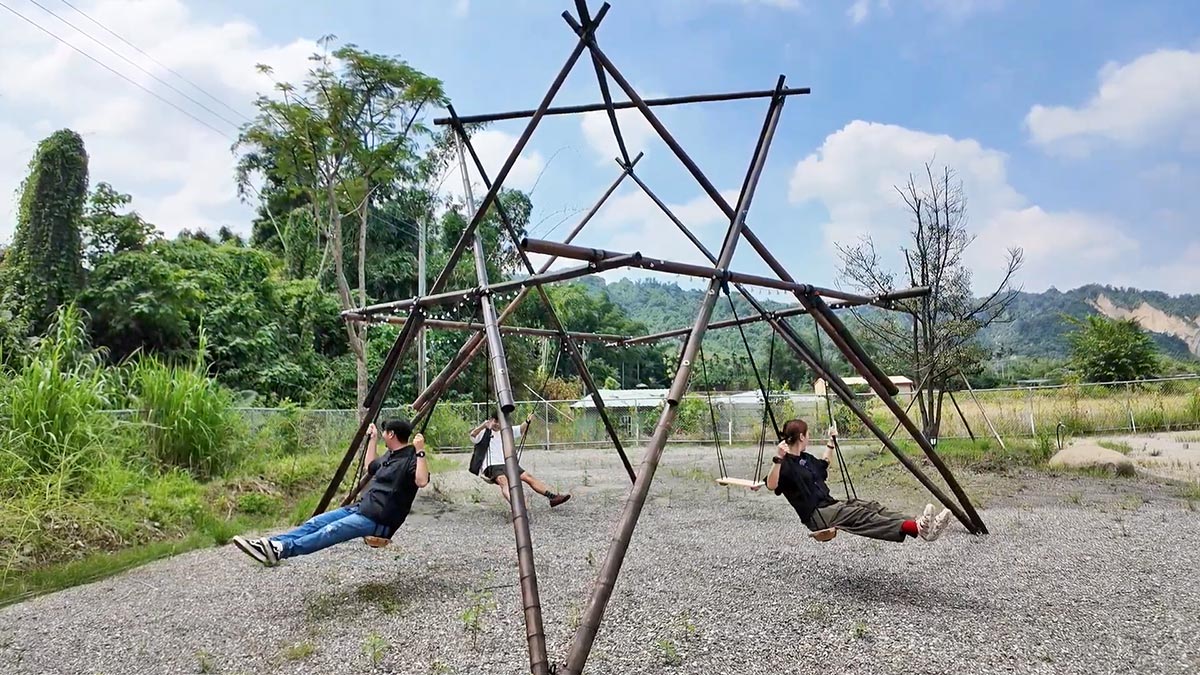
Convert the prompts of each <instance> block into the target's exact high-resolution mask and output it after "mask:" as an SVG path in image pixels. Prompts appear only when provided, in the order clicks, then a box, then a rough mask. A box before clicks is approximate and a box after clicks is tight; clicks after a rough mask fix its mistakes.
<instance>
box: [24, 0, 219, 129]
mask: <svg viewBox="0 0 1200 675" xmlns="http://www.w3.org/2000/svg"><path fill="white" fill-rule="evenodd" d="M29 1H30V2H32V3H33V4H35V5H37V6H38V7H41V8H42V11H43V12H45V13H47V14H49V15H50V16H52V17H54V18H56V19H58V20H59V21H61V22H62V23H65V24H67V25H68V26H70V27H71V28H74V29H75V30H76V32H78V33H80V34H81V35H83V36H84V37H86V38H87V39H89V40H91V41H92V42H95V43H96V44H98V45H100V46H101V47H103V48H105V49H107V50H108V51H109V52H111V53H112V54H113V55H114V56H116V57H117V58H119V59H121V60H122V61H124V62H125V63H128V64H129V65H131V66H133V67H134V68H137V69H138V70H140V71H142V72H143V73H145V74H147V75H149V76H150V77H152V78H154V80H155V81H156V82H158V83H159V84H161V85H163V86H164V87H166V88H168V89H170V90H171V91H173V92H175V93H176V94H179V95H180V96H182V97H184V98H186V99H187V100H189V101H191V102H192V103H193V104H195V105H197V106H199V107H200V108H202V109H203V110H205V111H206V112H207V113H208V114H210V115H212V116H213V117H216V118H217V119H219V120H221V121H222V122H224V123H226V124H228V125H230V126H231V127H234V128H235V129H236V128H237V127H239V126H241V125H240V124H238V123H237V122H234V121H233V120H231V119H229V118H228V117H225V116H224V115H222V114H221V113H219V112H217V111H215V110H213V109H212V108H210V107H208V106H206V105H204V104H203V103H201V102H200V101H197V100H196V99H194V98H192V97H191V96H189V95H188V94H186V93H184V92H183V91H182V90H180V89H179V88H178V87H176V86H175V85H173V84H171V83H170V82H167V81H166V80H164V79H162V78H161V77H159V76H158V75H155V74H154V73H152V72H150V70H148V69H146V68H143V67H142V66H141V65H139V64H138V63H135V62H134V61H133V60H132V59H130V58H129V57H127V56H125V55H124V54H122V53H121V52H118V51H117V50H115V49H113V48H112V47H110V46H108V45H107V44H106V43H104V42H103V41H101V40H99V39H97V38H96V37H95V36H93V35H92V34H91V33H88V32H87V31H85V30H83V29H82V28H80V27H79V26H76V25H75V24H73V23H71V22H70V21H67V20H66V19H64V18H62V17H61V16H59V15H58V14H56V13H55V12H54V11H53V10H51V9H50V8H48V7H46V6H45V5H43V4H42V3H40V2H38V0H29ZM235 112H236V111H235Z"/></svg>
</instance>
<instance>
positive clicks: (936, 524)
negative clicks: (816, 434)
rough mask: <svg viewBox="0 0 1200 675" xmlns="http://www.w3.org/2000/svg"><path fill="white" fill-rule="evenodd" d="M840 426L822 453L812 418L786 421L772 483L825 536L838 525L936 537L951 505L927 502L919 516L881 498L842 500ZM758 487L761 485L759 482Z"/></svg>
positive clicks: (865, 533) (882, 535)
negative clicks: (832, 478)
mask: <svg viewBox="0 0 1200 675" xmlns="http://www.w3.org/2000/svg"><path fill="white" fill-rule="evenodd" d="M836 435H837V431H836V430H835V429H830V430H829V442H828V443H827V444H826V449H825V452H824V453H823V455H822V456H821V457H816V456H814V455H812V454H809V453H808V452H807V450H808V423H807V422H805V421H804V420H788V421H787V422H786V423H785V424H784V425H783V442H781V443H780V444H779V451H778V453H777V454H776V456H775V457H773V458H772V459H771V461H772V462H773V463H774V466H772V467H771V473H769V474H767V478H766V485H767V489H769V490H773V491H774V492H775V494H777V495H783V496H784V497H786V498H787V500H788V502H789V503H791V505H792V508H794V509H796V513H797V514H799V515H800V520H801V522H803V523H804V525H805V527H807V528H808V529H809V530H811V531H812V532H813V534H811V535H809V536H811V537H813V538H814V539H817V540H819V541H828V540H829V539H832V538H833V537H834V536H835V535H836V534H837V531H838V530H842V531H844V532H849V533H850V534H857V535H859V536H861V537H870V538H871V539H882V540H884V541H897V542H900V541H904V540H905V539H906V538H909V537H920V538H921V539H922V540H923V541H934V540H935V539H937V538H938V537H940V536H941V534H942V532H943V531H944V530H945V529H946V526H947V525H949V524H950V516H951V513H950V510H949V509H944V510H943V511H942V512H941V513H939V514H937V515H934V512H933V511H934V506H933V504H927V505H926V506H925V512H924V513H923V514H921V516H920V517H919V518H915V519H913V518H908V517H906V516H903V515H900V514H898V513H896V512H894V511H889V510H887V509H885V508H884V507H883V506H881V505H880V504H879V503H878V502H869V501H863V500H861V499H850V500H847V501H844V502H843V501H838V500H836V499H834V498H833V497H832V496H831V495H830V494H829V486H828V485H826V483H825V481H826V480H828V478H829V462H830V460H831V459H832V458H833V450H834V448H835V446H834V436H836ZM754 489H756V490H757V489H758V488H754Z"/></svg>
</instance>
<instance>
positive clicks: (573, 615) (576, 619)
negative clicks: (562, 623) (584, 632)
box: [567, 602, 583, 630]
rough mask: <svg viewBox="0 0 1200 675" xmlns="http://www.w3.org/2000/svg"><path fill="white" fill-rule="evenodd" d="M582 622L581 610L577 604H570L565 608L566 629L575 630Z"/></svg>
mask: <svg viewBox="0 0 1200 675" xmlns="http://www.w3.org/2000/svg"><path fill="white" fill-rule="evenodd" d="M582 621H583V609H582V608H581V607H580V606H579V603H577V602H572V603H571V605H570V606H569V607H567V628H569V629H571V630H575V629H577V628H579V624H580V622H582Z"/></svg>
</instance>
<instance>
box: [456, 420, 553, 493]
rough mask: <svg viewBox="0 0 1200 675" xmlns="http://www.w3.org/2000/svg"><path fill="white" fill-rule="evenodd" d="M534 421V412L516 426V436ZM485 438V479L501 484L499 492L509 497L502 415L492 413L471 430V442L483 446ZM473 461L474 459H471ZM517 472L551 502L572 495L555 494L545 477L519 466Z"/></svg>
mask: <svg viewBox="0 0 1200 675" xmlns="http://www.w3.org/2000/svg"><path fill="white" fill-rule="evenodd" d="M532 421H533V415H530V416H529V417H527V418H525V423H524V424H522V425H521V426H519V427H513V438H520V437H521V436H522V435H524V434H525V433H526V432H528V431H529V423H530V422H532ZM484 442H486V443H487V449H486V452H485V453H482V454H483V462H482V464H481V465H482V466H483V479H484V480H486V481H488V482H489V483H495V484H496V485H498V486H499V487H500V494H502V495H504V501H509V496H508V476H507V475H505V473H504V444H503V443H502V442H501V440H500V419H499V418H498V417H497V416H496V415H495V414H492V416H491V417H489V418H487V419H486V420H484V421H483V424H480V425H479V426H477V427H475V428H474V429H472V430H471V443H474V444H475V445H476V446H479V447H478V450H481V451H482V450H483V449H484V448H483V444H484ZM472 461H474V459H472ZM517 472H518V473H520V474H521V482H522V483H525V484H526V485H528V486H529V487H531V488H533V491H534V492H536V493H538V494H539V495H542V496H543V497H545V498H546V499H549V500H550V506H551V507H555V506H558V505H559V504H562V503H563V502H565V501H567V500H568V499H570V498H571V495H569V494H555V493H554V491H552V490H551V489H550V486H549V485H546V484H545V483H543V482H542V481H540V480H538V479H537V478H536V477H535V476H534V475H533V474H531V473H529V472H528V471H526V470H525V469H522V468H521V467H520V466H518V467H517Z"/></svg>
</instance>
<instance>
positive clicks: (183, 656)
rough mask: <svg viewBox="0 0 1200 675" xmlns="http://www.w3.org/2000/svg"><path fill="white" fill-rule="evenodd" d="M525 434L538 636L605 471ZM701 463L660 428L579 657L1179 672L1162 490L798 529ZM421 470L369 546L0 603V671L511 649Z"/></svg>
mask: <svg viewBox="0 0 1200 675" xmlns="http://www.w3.org/2000/svg"><path fill="white" fill-rule="evenodd" d="M526 455H527V457H526V462H525V464H526V466H527V467H528V468H529V469H530V470H531V471H533V472H534V473H535V474H537V475H539V476H541V477H542V478H544V479H546V480H548V481H549V482H550V483H552V484H558V485H560V486H562V487H569V488H570V489H571V490H572V491H573V492H574V494H575V497H574V499H573V500H572V501H571V502H569V503H567V504H566V505H564V506H562V507H559V508H557V509H554V510H553V511H551V510H550V509H549V508H548V507H547V505H546V503H545V501H544V500H541V499H540V498H536V500H535V501H534V502H533V517H532V527H533V537H534V542H535V546H536V556H537V562H538V571H539V582H540V584H541V594H542V595H541V597H542V606H543V609H544V612H545V623H546V632H547V635H548V639H549V642H550V650H551V654H552V657H554V658H560V657H561V656H562V655H563V654H565V647H566V645H567V643H568V641H569V639H570V636H571V634H572V632H573V630H572V629H573V627H574V625H575V623H576V622H577V621H578V617H579V614H580V610H581V608H582V604H583V601H584V598H585V596H586V592H587V590H588V588H589V586H590V583H591V581H592V579H593V577H594V575H595V572H596V569H597V567H598V566H599V563H600V560H601V559H602V557H603V554H604V551H605V549H606V546H607V541H608V537H609V533H610V531H611V526H612V524H613V523H614V522H615V517H616V514H617V513H618V511H619V509H620V507H621V503H622V500H623V494H624V490H625V489H626V487H627V483H626V484H622V482H621V478H622V472H621V471H620V469H619V465H618V464H617V463H616V462H615V461H613V460H612V459H611V458H609V457H600V456H599V451H596V452H588V451H575V452H569V453H565V452H560V453H557V454H546V453H539V452H537V451H527V453H526ZM712 464H713V459H712V455H711V453H710V452H705V451H700V450H694V449H686V448H676V447H673V448H671V449H670V451H669V453H668V456H667V461H666V462H665V463H664V465H663V466H662V467H661V468H660V470H659V474H658V477H657V479H656V483H655V486H654V488H653V489H652V492H651V498H650V500H649V502H648V503H647V506H646V509H645V510H644V512H643V516H642V520H641V522H640V524H639V527H638V530H637V532H636V534H635V537H634V542H633V546H632V548H631V550H630V554H629V557H628V558H627V560H626V563H625V566H624V568H623V570H622V573H621V577H620V580H619V582H618V585H617V589H616V592H615V593H614V595H613V599H612V601H611V603H610V605H609V609H608V613H607V615H606V621H605V623H604V625H603V627H602V629H601V632H600V635H599V637H598V639H597V642H596V646H595V649H594V651H593V654H592V658H591V660H590V661H589V669H588V672H589V673H622V674H626V673H676V672H677V673H705V674H708V673H767V672H769V673H796V674H800V673H805V674H807V673H812V672H822V673H831V674H838V675H841V674H849V675H853V674H857V673H862V674H868V673H870V674H880V673H931V674H932V673H958V672H964V671H965V672H970V673H972V675H983V674H986V673H1086V674H1089V675H1094V674H1100V673H1188V672H1190V673H1195V672H1200V639H1198V637H1197V636H1200V584H1198V583H1197V581H1198V579H1197V575H1198V574H1200V528H1198V527H1197V523H1198V522H1200V519H1198V514H1197V513H1196V512H1193V511H1191V510H1190V509H1189V508H1188V506H1187V505H1186V504H1185V503H1184V502H1182V501H1180V500H1177V499H1170V498H1166V497H1157V496H1155V497H1153V498H1152V499H1151V501H1149V502H1148V503H1140V500H1133V501H1131V500H1130V499H1129V498H1128V496H1125V497H1123V498H1122V499H1121V501H1119V502H1106V503H1102V502H1096V503H1093V502H1091V501H1090V500H1089V499H1083V500H1080V499H1078V498H1077V497H1072V496H1069V495H1067V494H1066V493H1065V492H1064V496H1063V498H1062V499H1061V500H1060V501H1051V500H1046V499H1040V500H1036V501H1034V500H1029V499H1026V498H1025V497H1022V498H1019V499H1025V501H1024V502H1022V501H1018V500H1015V499H1007V500H999V501H998V500H996V499H993V498H990V497H989V498H988V499H986V500H984V508H983V509H982V513H983V516H984V518H985V520H986V521H987V522H988V525H989V528H990V529H991V531H992V533H993V534H992V535H991V536H988V537H986V538H976V537H971V536H969V535H967V534H965V533H964V532H963V531H962V530H961V528H957V526H956V527H955V528H952V529H951V530H950V531H949V532H948V533H947V535H946V536H945V537H944V538H943V539H942V540H941V541H938V542H936V543H932V544H924V543H920V542H912V541H910V542H907V543H905V544H899V545H897V544H886V543H880V542H874V541H868V540H865V539H860V538H856V537H853V536H849V535H841V536H839V537H838V538H837V539H835V540H834V541H833V542H830V543H827V544H818V543H816V542H813V541H811V540H810V539H808V538H807V537H806V536H805V530H804V528H803V526H801V525H800V523H799V522H798V520H797V519H796V517H795V514H794V512H792V511H791V510H790V509H789V508H788V506H787V504H786V502H785V501H784V500H783V499H782V498H777V497H774V496H771V495H767V494H752V493H749V492H745V491H740V490H737V491H735V490H728V491H727V490H725V489H724V488H718V487H717V486H715V485H714V484H713V483H711V482H710V481H709V480H707V479H706V477H705V475H704V472H703V471H699V470H696V469H695V468H693V467H697V466H701V467H705V469H707V468H708V467H709V466H711V465H712ZM964 478H966V481H965V482H967V484H968V486H971V485H972V483H977V482H979V481H984V480H986V479H985V478H983V477H977V476H967V477H964ZM438 481H439V483H438V485H439V488H440V491H441V494H442V495H443V498H444V496H446V495H449V496H450V497H451V498H452V499H453V500H454V503H452V504H446V503H445V502H444V501H440V500H439V499H438V498H437V497H436V495H435V494H434V493H432V492H430V493H425V494H422V496H421V497H420V498H419V499H418V508H417V512H415V513H414V516H413V517H412V518H410V520H409V522H408V523H407V524H406V525H405V527H404V528H403V529H402V531H401V532H400V534H398V535H397V537H396V540H395V541H394V542H393V544H392V546H390V547H389V548H387V549H383V550H372V549H369V548H367V547H365V546H363V545H361V544H359V543H356V542H354V543H349V544H345V545H342V546H339V547H335V548H334V549H330V550H326V551H323V552H321V553H318V554H316V555H313V556H309V557H306V558H299V559H295V560H291V561H288V562H286V563H285V564H284V565H283V566H281V567H279V568H275V569H264V568H261V567H259V566H258V565H256V564H254V563H253V562H252V561H250V560H249V559H248V558H246V557H245V556H243V555H242V554H241V553H239V552H238V551H237V550H236V549H234V548H233V547H232V546H226V547H223V548H221V549H210V550H203V551H195V552H192V553H189V554H185V555H181V556H178V557H176V558H173V559H170V560H164V561H160V562H157V563H153V564H150V565H146V566H145V567H142V568H139V569H137V570H134V571H131V572H129V573H126V574H123V575H121V576H119V577H115V578H112V579H108V580H105V581H101V582H98V583H94V584H91V585H88V586H83V587H78V588H73V589H70V590H66V591H63V592H60V593H55V594H53V595H49V596H45V597H42V598H38V599H35V600H32V601H30V602H26V603H24V604H21V605H17V606H13V607H9V608H6V609H3V610H0V672H2V673H12V674H14V675H15V674H17V673H110V674H113V673H117V674H120V675H130V674H133V673H195V672H219V673H312V672H322V673H369V672H393V673H420V674H450V673H489V674H490V673H521V672H527V661H526V652H525V641H524V626H523V623H522V621H521V610H520V606H521V605H520V598H519V594H518V592H517V588H516V586H515V580H516V570H515V554H514V553H513V551H514V546H513V543H512V531H511V527H510V526H509V525H508V519H507V515H506V511H505V510H504V507H503V506H502V504H503V502H502V501H501V500H500V498H499V496H498V495H497V494H495V492H494V488H488V487H487V486H483V488H482V489H481V487H480V484H479V483H478V482H473V478H472V477H470V476H469V474H466V473H465V471H463V472H458V474H456V475H445V476H439V477H438ZM910 482H911V481H910ZM879 484H880V485H883V484H884V482H880V483H879ZM864 487H869V481H865V480H861V481H860V485H859V489H860V492H863V491H864ZM968 489H971V488H970V487H968ZM891 494H892V493H890V492H887V493H884V492H879V493H874V494H872V495H871V496H872V497H876V498H880V499H881V501H885V502H888V501H894V499H889V498H888V497H889V496H890V495H891ZM897 494H898V493H897ZM476 499H478V500H480V501H479V502H478V503H477V502H476V501H475V500H476ZM896 499H898V498H896ZM1076 501H1081V503H1078V504H1077V503H1074V502H1076ZM472 615H474V616H477V617H478V618H477V619H476V620H473V619H472Z"/></svg>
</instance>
